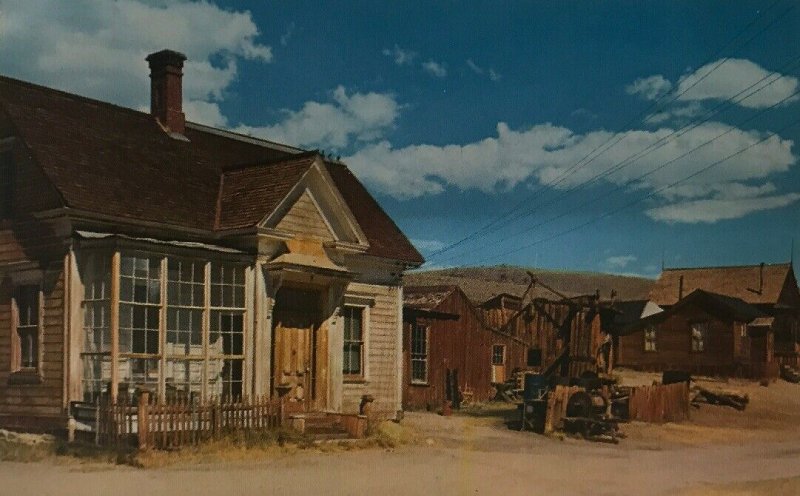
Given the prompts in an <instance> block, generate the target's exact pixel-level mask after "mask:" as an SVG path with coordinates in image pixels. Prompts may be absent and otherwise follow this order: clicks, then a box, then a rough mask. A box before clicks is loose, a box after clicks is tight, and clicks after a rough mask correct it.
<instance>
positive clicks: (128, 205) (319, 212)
mask: <svg viewBox="0 0 800 496" xmlns="http://www.w3.org/2000/svg"><path fill="white" fill-rule="evenodd" d="M147 60H148V62H149V63H150V68H151V82H152V88H151V89H152V111H151V113H149V114H148V113H142V112H137V111H134V110H130V109H125V108H121V107H117V106H114V105H111V104H108V103H104V102H100V101H96V100H91V99H88V98H83V97H80V96H76V95H73V94H68V93H64V92H61V91H57V90H53V89H50V88H45V87H41V86H36V85H33V84H29V83H26V82H22V81H18V80H14V79H10V78H6V77H0V178H2V181H0V186H1V187H2V191H0V425H2V426H13V427H22V428H34V427H35V428H42V429H57V428H63V427H64V426H66V424H67V419H68V416H69V415H70V408H71V405H72V404H74V403H76V402H95V401H97V400H98V398H100V397H107V398H109V399H111V400H112V401H117V400H118V399H119V398H121V397H123V396H124V395H132V394H135V391H137V390H138V389H141V388H146V389H148V390H150V391H152V394H153V395H154V396H156V397H157V398H159V399H161V400H164V399H166V398H168V397H171V396H177V397H184V398H187V399H193V400H196V401H209V400H211V399H213V398H226V397H228V398H231V397H236V396H252V395H276V394H279V393H281V394H283V393H285V394H286V395H287V396H286V399H287V400H288V401H289V403H290V406H291V408H292V409H294V410H296V411H320V410H325V411H335V412H345V413H348V412H357V411H358V407H359V403H360V402H361V398H362V396H363V395H365V394H369V395H372V396H373V397H374V398H375V402H374V405H373V411H375V412H379V413H382V414H384V415H386V416H393V415H394V414H395V412H396V411H397V410H399V409H400V408H401V383H400V371H401V362H400V359H401V337H402V319H401V309H402V302H403V297H402V286H401V277H402V274H403V271H404V270H406V269H407V268H409V267H416V266H418V265H420V264H421V263H422V261H423V259H422V257H421V256H420V255H419V253H418V252H417V251H416V250H415V249H414V248H413V246H412V245H411V244H410V242H409V241H408V240H407V239H406V237H405V236H404V235H403V234H402V232H400V230H399V229H398V228H397V226H396V225H395V224H394V223H393V222H392V220H391V219H390V218H389V217H388V216H387V215H386V214H385V213H384V211H383V210H382V209H381V208H380V206H379V205H378V204H377V202H376V201H375V200H374V199H373V198H372V197H371V196H370V195H369V193H368V192H367V191H366V189H365V188H364V187H363V186H362V185H361V183H360V182H359V181H358V180H357V179H356V178H355V176H354V175H353V174H352V173H351V172H350V171H349V170H348V169H347V167H346V166H345V165H344V164H341V163H339V162H336V161H331V160H329V159H326V158H325V157H323V156H321V155H319V154H317V153H315V152H306V151H303V150H300V149H297V148H292V147H289V146H284V145H280V144H276V143H272V142H268V141H264V140H260V139H255V138H251V137H247V136H242V135H238V134H235V133H231V132H228V131H224V130H220V129H215V128H211V127H207V126H203V125H199V124H193V123H189V122H185V121H184V117H183V113H182V110H181V105H182V103H181V77H182V66H183V61H184V60H185V57H184V56H183V55H181V54H179V53H177V52H171V51H166V50H165V51H162V52H159V53H156V54H152V55H150V56H149V57H148V58H147Z"/></svg>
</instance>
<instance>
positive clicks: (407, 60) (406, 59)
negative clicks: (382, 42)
mask: <svg viewBox="0 0 800 496" xmlns="http://www.w3.org/2000/svg"><path fill="white" fill-rule="evenodd" d="M381 53H383V54H384V55H386V56H387V57H389V58H390V59H392V60H394V63H395V64H397V65H411V64H412V63H413V62H414V59H415V58H416V57H417V54H416V53H415V52H413V51H411V50H404V49H402V48H400V47H399V46H397V45H395V46H394V48H391V49H390V48H384V49H383V51H382V52H381Z"/></svg>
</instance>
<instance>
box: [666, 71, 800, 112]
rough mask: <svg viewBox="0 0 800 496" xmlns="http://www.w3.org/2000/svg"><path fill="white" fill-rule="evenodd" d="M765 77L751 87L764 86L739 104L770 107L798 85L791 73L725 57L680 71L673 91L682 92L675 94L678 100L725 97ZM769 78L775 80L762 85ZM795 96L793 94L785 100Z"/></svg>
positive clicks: (722, 98)
mask: <svg viewBox="0 0 800 496" xmlns="http://www.w3.org/2000/svg"><path fill="white" fill-rule="evenodd" d="M712 71H713V72H712ZM704 76H706V77H704ZM765 77H768V79H765V80H764V81H762V82H761V83H759V84H758V85H757V86H755V87H754V88H753V90H755V89H757V88H761V87H762V86H764V88H763V89H762V90H761V91H758V92H756V93H754V94H752V95H751V96H749V97H748V98H745V99H744V100H742V101H741V102H739V103H738V104H739V105H741V106H743V107H749V108H765V107H770V106H772V105H775V104H776V103H778V102H780V101H781V100H783V99H784V98H787V97H789V96H790V95H792V94H793V93H795V92H796V91H798V89H799V88H798V79H797V78H795V77H792V76H788V75H783V76H780V75H779V74H778V73H775V72H772V71H768V70H767V69H764V68H763V67H761V66H759V65H758V64H756V63H754V62H751V61H750V60H747V59H726V60H724V62H723V60H718V61H716V62H711V63H709V64H706V65H704V66H703V67H701V68H699V69H697V70H696V71H694V72H692V73H691V74H687V75H684V76H683V77H681V79H680V80H679V81H678V85H677V88H676V92H677V93H679V94H680V93H683V92H685V93H683V94H682V95H681V96H680V97H679V100H683V101H692V100H709V99H713V100H726V99H729V98H733V97H734V96H735V95H736V94H738V93H739V92H741V91H742V90H744V89H745V88H747V87H748V86H750V85H752V84H755V83H757V82H758V81H760V80H761V79H762V78H765ZM773 78H775V82H773V83H772V84H770V85H769V86H765V85H766V84H767V83H768V82H770V81H772V80H773ZM693 85H694V86H693ZM750 91H752V90H748V93H749V92H750ZM742 96H744V95H742ZM739 98H740V97H739ZM797 99H798V96H797V95H795V96H794V97H792V98H790V99H789V100H788V101H787V102H786V103H789V102H792V101H796V100H797Z"/></svg>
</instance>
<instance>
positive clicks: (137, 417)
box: [95, 393, 282, 450]
mask: <svg viewBox="0 0 800 496" xmlns="http://www.w3.org/2000/svg"><path fill="white" fill-rule="evenodd" d="M281 418H282V410H281V404H280V401H279V400H276V399H273V398H270V397H266V396H265V397H256V398H243V399H238V400H236V401H225V402H219V401H211V402H208V403H202V404H201V403H199V402H191V401H186V400H169V401H167V402H164V403H160V402H154V401H151V399H150V397H149V395H148V394H147V393H142V394H140V396H139V401H138V402H137V403H135V404H130V403H125V402H118V403H117V404H100V405H98V408H97V421H96V438H95V439H96V442H97V443H98V444H102V445H105V446H113V447H123V446H125V447H127V446H135V447H138V448H139V449H142V450H144V449H150V448H154V449H174V448H180V447H182V446H188V445H195V444H199V443H201V442H205V441H208V440H212V439H219V438H220V437H222V436H224V435H228V434H231V433H243V434H244V435H245V436H249V435H257V434H259V433H262V432H264V431H267V430H274V429H277V428H278V427H280V425H281Z"/></svg>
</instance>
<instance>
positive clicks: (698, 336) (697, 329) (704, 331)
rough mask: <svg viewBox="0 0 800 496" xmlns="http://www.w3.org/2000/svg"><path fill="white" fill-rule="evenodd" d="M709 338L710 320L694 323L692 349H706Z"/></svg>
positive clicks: (700, 350) (697, 350) (698, 350)
mask: <svg viewBox="0 0 800 496" xmlns="http://www.w3.org/2000/svg"><path fill="white" fill-rule="evenodd" d="M707 339H708V322H697V323H695V324H692V351H696V352H702V351H705V350H706V340H707Z"/></svg>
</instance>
